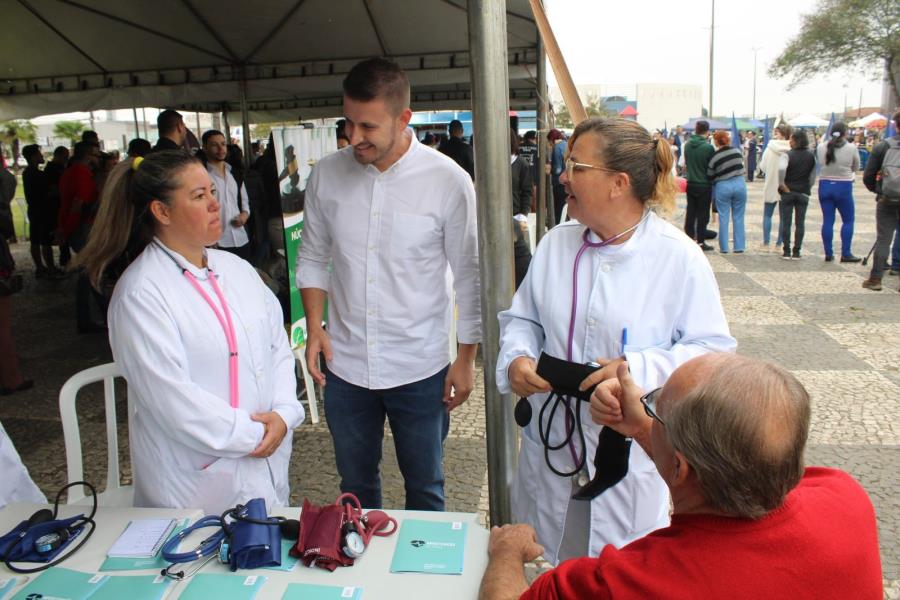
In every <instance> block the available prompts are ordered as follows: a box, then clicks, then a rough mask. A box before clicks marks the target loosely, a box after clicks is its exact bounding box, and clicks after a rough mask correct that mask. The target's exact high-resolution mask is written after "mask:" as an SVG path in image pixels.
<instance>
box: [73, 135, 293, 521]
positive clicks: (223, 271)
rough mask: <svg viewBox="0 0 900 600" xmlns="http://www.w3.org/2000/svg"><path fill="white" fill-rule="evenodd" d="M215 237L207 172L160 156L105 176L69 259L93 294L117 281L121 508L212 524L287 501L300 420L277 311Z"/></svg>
mask: <svg viewBox="0 0 900 600" xmlns="http://www.w3.org/2000/svg"><path fill="white" fill-rule="evenodd" d="M221 233H222V224H221V221H220V215H219V202H218V200H216V196H215V190H214V187H213V184H212V182H211V180H210V177H209V173H207V171H206V169H205V168H204V167H203V165H202V164H201V163H200V161H199V160H197V159H196V158H194V157H191V156H188V155H187V154H185V153H183V152H181V151H177V150H171V151H161V152H156V153H153V154H150V155H149V156H147V158H144V159H141V158H139V157H138V158H132V159H129V160H128V161H125V162H122V163H120V164H119V165H117V166H116V167H115V168H114V169H113V170H112V173H110V176H109V181H108V182H107V185H106V188H105V190H104V195H103V198H102V199H101V203H100V210H99V213H98V215H97V221H96V223H95V225H94V228H93V230H92V232H91V237H90V239H89V241H88V244H87V246H86V247H85V248H84V251H83V252H81V253H80V254H79V255H78V260H79V262H80V263H81V264H82V265H83V266H84V268H85V271H86V272H87V274H88V276H89V277H90V280H91V283H92V284H93V285H94V287H95V288H100V287H102V286H103V282H104V281H105V280H106V278H108V277H109V275H110V274H111V273H115V272H122V271H123V270H124V272H122V274H121V277H119V279H118V281H117V282H116V284H115V290H114V292H113V295H112V300H111V301H110V305H109V315H108V322H109V342H110V347H111V348H112V353H113V356H114V357H115V360H116V365H117V366H118V368H119V370H120V371H121V373H122V374H123V375H124V377H125V380H126V381H127V382H128V394H129V399H130V400H131V402H130V403H129V404H130V406H129V408H130V410H129V415H128V424H129V440H130V443H131V454H132V458H133V461H134V504H135V506H145V507H169V508H186V507H199V508H202V509H203V510H204V511H205V512H206V514H220V513H221V512H222V511H224V510H225V509H227V508H229V507H232V506H234V505H236V504H238V503H241V504H244V503H246V502H247V501H249V500H251V499H253V498H263V499H264V500H265V501H266V504H267V506H269V507H272V506H284V505H286V504H287V503H288V502H289V501H290V490H289V481H288V464H289V462H290V457H291V450H292V443H291V441H292V430H293V429H294V428H295V427H296V426H298V425H299V424H300V423H301V422H302V420H303V416H304V411H303V407H302V406H301V405H300V403H299V402H298V401H297V396H296V378H295V374H294V356H293V354H292V352H291V349H290V345H289V344H288V339H287V334H286V333H285V329H284V320H283V316H282V312H281V306H280V305H279V303H278V300H277V299H276V298H275V296H274V295H273V294H272V292H271V291H269V289H268V288H267V287H266V286H265V284H263V282H262V280H261V279H260V278H259V275H257V273H256V271H255V269H254V268H253V267H252V266H250V264H249V263H248V262H246V261H244V260H241V259H240V258H238V257H236V256H234V255H232V254H230V253H228V252H224V251H221V250H214V249H211V248H209V246H211V245H213V244H215V243H216V242H217V241H218V239H219V236H220V235H221Z"/></svg>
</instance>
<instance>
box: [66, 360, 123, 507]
mask: <svg viewBox="0 0 900 600" xmlns="http://www.w3.org/2000/svg"><path fill="white" fill-rule="evenodd" d="M121 376H122V374H121V373H120V372H119V369H118V367H117V366H116V363H107V364H105V365H100V366H99V367H92V368H90V369H85V370H84V371H81V372H79V373H76V374H75V375H73V376H72V377H70V378H69V380H68V381H66V383H65V384H64V385H63V386H62V389H61V390H60V392H59V415H60V417H61V418H62V426H63V438H64V439H65V443H66V472H67V477H68V479H69V483H72V482H73V481H82V480H83V479H84V464H83V462H82V456H81V432H80V431H79V429H78V414H77V412H76V410H75V400H76V398H77V396H78V391H79V390H80V389H81V388H83V387H84V386H86V385H89V384H91V383H96V382H98V381H102V382H103V403H104V407H105V410H106V446H107V450H106V460H107V465H106V490H105V491H104V492H102V493H100V494H98V495H97V503H98V504H99V505H101V506H132V505H133V504H134V487H133V486H130V485H127V486H123V485H122V484H121V483H120V481H119V438H118V435H117V424H116V388H115V379H116V377H121ZM130 404H131V401H130V400H129V413H130V412H131V410H130ZM84 491H85V490H84V488H83V487H82V486H75V487H72V488H69V490H68V500H67V503H68V504H87V503H89V502H91V500H90V499H89V498H85V495H84Z"/></svg>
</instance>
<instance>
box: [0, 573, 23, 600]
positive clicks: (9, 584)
mask: <svg viewBox="0 0 900 600" xmlns="http://www.w3.org/2000/svg"><path fill="white" fill-rule="evenodd" d="M20 583H22V580H21V579H20V578H18V577H7V578H5V579H0V600H3V598H6V596H7V595H8V594H9V593H10V592H11V591H13V589H14V588H15V587H16V586H17V585H19V584H20Z"/></svg>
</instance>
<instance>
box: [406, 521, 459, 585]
mask: <svg viewBox="0 0 900 600" xmlns="http://www.w3.org/2000/svg"><path fill="white" fill-rule="evenodd" d="M467 528H468V523H464V522H462V521H453V522H435V521H420V520H418V519H406V520H405V521H403V524H402V525H401V526H400V533H399V534H398V537H397V548H396V550H394V558H393V560H392V561H391V573H442V574H446V575H459V574H461V573H462V570H463V556H464V551H465V548H466V530H467Z"/></svg>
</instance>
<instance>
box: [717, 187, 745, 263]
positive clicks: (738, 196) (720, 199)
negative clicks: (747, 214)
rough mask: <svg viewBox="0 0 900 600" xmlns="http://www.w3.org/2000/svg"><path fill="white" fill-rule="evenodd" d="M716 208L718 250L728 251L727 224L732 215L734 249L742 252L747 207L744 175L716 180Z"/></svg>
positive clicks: (743, 248)
mask: <svg viewBox="0 0 900 600" xmlns="http://www.w3.org/2000/svg"><path fill="white" fill-rule="evenodd" d="M715 190H716V208H718V210H719V251H720V252H728V239H729V235H728V226H729V224H730V223H729V221H730V220H731V217H732V216H733V217H734V251H735V252H743V251H744V250H745V247H746V240H745V237H744V210H745V209H746V207H747V184H746V183H744V176H743V175H739V176H738V177H732V178H731V179H726V180H725V181H717V182H716V188H715Z"/></svg>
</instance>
